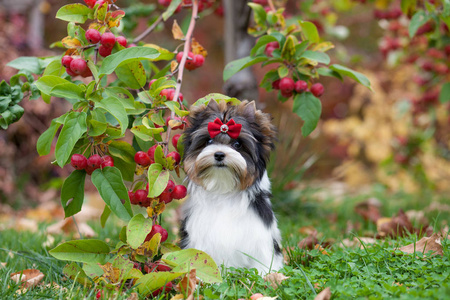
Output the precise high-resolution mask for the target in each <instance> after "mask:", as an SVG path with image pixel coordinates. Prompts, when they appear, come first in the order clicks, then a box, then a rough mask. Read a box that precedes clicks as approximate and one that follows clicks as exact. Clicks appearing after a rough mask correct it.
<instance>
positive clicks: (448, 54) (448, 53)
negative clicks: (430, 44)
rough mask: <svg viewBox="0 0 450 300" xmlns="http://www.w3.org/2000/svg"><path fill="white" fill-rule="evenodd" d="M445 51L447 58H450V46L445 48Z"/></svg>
mask: <svg viewBox="0 0 450 300" xmlns="http://www.w3.org/2000/svg"><path fill="white" fill-rule="evenodd" d="M444 51H445V54H446V55H447V56H450V45H447V46H445V48H444Z"/></svg>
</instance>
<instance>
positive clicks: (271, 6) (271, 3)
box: [267, 0, 277, 11]
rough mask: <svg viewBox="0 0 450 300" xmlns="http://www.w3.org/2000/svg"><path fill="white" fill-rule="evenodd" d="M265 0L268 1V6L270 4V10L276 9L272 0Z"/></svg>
mask: <svg viewBox="0 0 450 300" xmlns="http://www.w3.org/2000/svg"><path fill="white" fill-rule="evenodd" d="M267 2H269V6H270V9H271V10H272V11H277V10H276V8H275V5H273V2H272V0H269V1H267Z"/></svg>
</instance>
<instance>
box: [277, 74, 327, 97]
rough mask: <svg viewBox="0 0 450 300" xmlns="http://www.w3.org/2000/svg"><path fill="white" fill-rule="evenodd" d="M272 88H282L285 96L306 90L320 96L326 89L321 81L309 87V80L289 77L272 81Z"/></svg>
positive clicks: (282, 93) (281, 90)
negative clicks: (295, 79)
mask: <svg viewBox="0 0 450 300" xmlns="http://www.w3.org/2000/svg"><path fill="white" fill-rule="evenodd" d="M272 88H273V89H275V90H280V92H281V95H282V96H283V97H285V98H289V97H291V96H292V95H294V93H296V94H301V93H304V92H311V93H312V94H313V95H314V96H315V97H320V96H322V94H323V92H324V91H325V88H324V86H323V85H322V84H321V83H314V84H313V85H311V87H308V82H306V81H304V80H297V81H294V79H292V78H289V77H284V78H281V79H277V80H275V81H274V82H272Z"/></svg>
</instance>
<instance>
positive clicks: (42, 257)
mask: <svg viewBox="0 0 450 300" xmlns="http://www.w3.org/2000/svg"><path fill="white" fill-rule="evenodd" d="M319 192H321V191H320V190H317V189H313V188H309V189H302V190H294V191H287V192H285V193H281V192H276V194H275V196H276V197H277V196H278V197H284V198H283V199H284V200H283V201H279V202H275V205H274V206H275V210H276V211H277V212H278V219H279V225H280V228H281V230H282V234H283V247H284V252H285V256H286V259H287V260H288V263H287V265H286V266H285V267H284V269H282V270H280V273H282V274H283V275H284V276H286V277H287V278H286V279H284V280H282V281H280V282H279V283H278V284H275V283H272V284H271V283H270V282H267V281H265V280H264V278H262V277H260V276H259V275H258V274H257V272H256V270H246V269H222V276H223V282H222V283H220V284H199V285H198V288H197V290H196V293H195V295H196V296H195V299H198V298H199V297H198V296H199V295H202V296H203V299H239V298H242V299H249V298H250V296H251V295H252V294H255V293H261V294H263V295H264V296H265V297H278V298H277V299H314V298H315V297H316V294H318V293H319V292H321V291H322V290H324V289H325V288H327V287H329V289H330V292H331V298H332V299H349V298H354V299H448V297H449V296H450V241H449V240H448V239H447V238H445V236H446V234H444V238H442V239H440V244H441V245H440V247H441V249H442V253H443V255H440V254H436V255H433V253H432V252H429V253H427V254H425V255H422V254H421V253H420V251H422V249H418V248H419V247H417V249H415V251H416V255H414V254H406V253H404V252H402V251H401V250H399V248H400V247H403V246H405V245H408V244H411V243H414V242H415V241H418V240H419V239H420V238H421V236H418V235H417V234H415V233H409V232H403V231H401V230H398V231H395V232H396V233H398V234H399V235H401V236H396V235H397V234H391V235H392V237H383V232H382V228H377V226H376V224H375V223H374V222H372V221H370V218H371V216H370V213H369V217H368V220H365V219H364V218H363V217H362V215H364V209H366V212H367V203H365V201H366V200H367V199H369V198H372V200H371V201H372V202H370V201H369V203H373V202H374V200H373V199H375V198H376V199H377V200H376V201H375V203H376V204H377V205H378V210H379V214H380V216H381V217H384V218H390V217H392V216H396V215H397V214H398V210H399V209H403V210H404V211H407V213H406V215H407V216H408V217H407V218H408V220H409V221H411V224H412V226H413V228H415V229H420V228H422V231H425V229H426V228H425V226H424V224H425V222H428V223H429V224H430V225H431V226H432V227H433V230H432V231H434V232H439V231H445V230H448V226H447V222H448V220H450V218H449V217H450V211H449V210H448V204H446V203H448V202H449V201H448V198H445V197H438V196H429V197H425V198H424V195H420V196H418V195H415V196H413V195H408V194H403V193H397V194H391V193H388V192H387V191H385V190H384V189H383V188H381V187H379V186H374V187H373V188H372V191H371V192H370V193H369V194H361V195H357V196H345V197H340V198H339V199H336V198H335V197H333V196H323V193H319ZM289 197H292V198H295V199H300V201H296V202H295V203H296V205H295V206H292V204H287V203H290V202H289ZM358 203H363V204H362V205H361V204H360V205H357V204H358ZM364 205H366V206H364ZM289 206H290V207H291V210H290V212H289V210H288V209H287V207H289ZM369 206H370V205H369ZM355 207H357V208H359V210H358V212H355ZM369 210H370V209H369ZM366 216H367V214H366ZM414 216H415V217H416V219H414ZM394 219H395V218H391V219H384V222H385V223H386V222H389V221H392V220H394ZM168 222H171V221H170V220H169V221H168ZM98 223H99V222H98V221H90V222H89V224H90V225H91V226H92V227H93V228H94V230H95V232H96V233H97V234H98V235H97V238H99V239H101V240H106V241H107V242H108V244H109V245H111V246H114V245H115V244H116V243H117V241H118V240H119V231H120V226H119V224H117V223H116V222H112V221H111V220H110V221H108V222H107V225H106V227H105V228H101V227H100V226H99V224H98ZM378 225H379V227H380V224H378ZM47 226H48V224H44V223H42V224H40V225H39V229H38V230H37V231H36V232H34V233H32V232H29V231H17V230H14V229H4V230H3V231H2V232H1V239H0V248H1V250H0V262H2V263H3V264H2V265H3V267H2V268H1V269H0V275H1V276H0V278H1V281H0V293H1V295H2V299H9V298H11V299H13V298H14V299H16V298H23V299H46V298H47V299H82V298H85V299H95V296H96V295H97V293H98V290H99V289H102V288H101V287H99V286H97V287H96V286H93V287H83V286H82V285H81V284H79V283H77V282H74V281H72V280H70V279H67V278H65V276H63V273H62V269H63V268H64V266H65V264H66V262H64V261H59V260H57V259H55V258H53V257H52V256H51V255H49V253H48V250H49V249H51V248H52V247H54V246H50V247H47V245H46V244H45V243H46V242H47V243H48V235H47V234H46V233H45V228H46V227H47ZM380 230H381V231H380ZM428 232H429V233H431V231H430V229H428ZM53 237H54V238H55V240H54V241H53V245H57V244H58V243H60V242H62V241H65V240H70V238H69V237H68V236H67V235H66V234H56V235H53ZM173 237H174V236H173V235H172V236H171V238H173ZM373 237H378V238H376V239H371V238H373ZM300 241H302V242H300ZM319 245H320V246H319ZM299 246H301V247H299ZM5 263H6V264H5ZM24 269H38V270H40V271H41V272H42V273H43V274H44V275H45V277H44V279H43V281H42V282H41V284H40V285H38V286H37V287H35V288H34V289H28V290H26V291H24V290H23V289H22V287H21V286H20V284H16V283H14V282H13V281H11V280H9V278H10V275H11V274H12V273H14V272H19V271H21V270H24ZM283 278H284V277H283ZM133 292H136V290H134V289H130V290H123V292H122V294H120V295H119V296H117V295H116V296H117V299H135V298H132V297H136V295H135V294H133ZM103 295H104V296H103V298H104V299H106V298H112V297H113V296H112V295H111V294H108V291H106V290H105V291H104V292H103ZM173 295H175V293H172V294H169V295H166V296H165V297H164V296H162V297H161V299H170V298H171V297H172V296H173ZM139 299H143V297H142V296H139ZM325 299H328V298H325Z"/></svg>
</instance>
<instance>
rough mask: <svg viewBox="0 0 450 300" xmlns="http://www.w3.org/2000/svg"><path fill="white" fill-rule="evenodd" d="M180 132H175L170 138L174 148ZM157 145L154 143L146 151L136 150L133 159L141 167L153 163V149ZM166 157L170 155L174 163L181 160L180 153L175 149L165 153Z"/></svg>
mask: <svg viewBox="0 0 450 300" xmlns="http://www.w3.org/2000/svg"><path fill="white" fill-rule="evenodd" d="M180 136H181V134H176V135H174V136H173V138H172V144H173V146H174V147H175V148H176V147H177V144H178V139H179V138H180ZM157 146H158V145H154V146H152V147H150V148H149V149H148V151H147V152H144V151H138V152H136V154H135V155H134V161H135V162H136V163H137V164H138V165H141V166H143V167H148V166H149V165H151V164H153V163H155V150H156V147H157ZM167 157H172V158H173V160H174V162H175V164H179V163H180V161H181V156H180V153H178V152H177V151H172V152H170V153H169V154H167Z"/></svg>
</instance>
